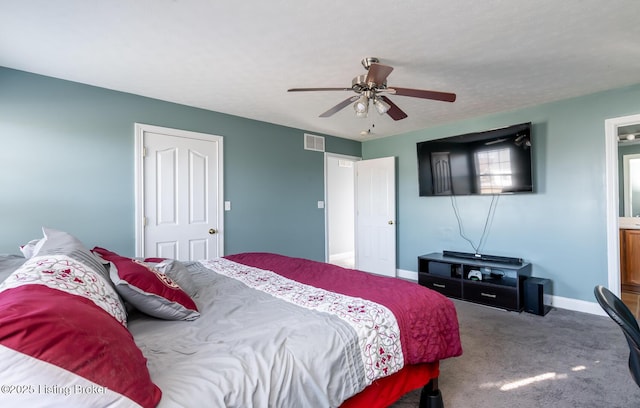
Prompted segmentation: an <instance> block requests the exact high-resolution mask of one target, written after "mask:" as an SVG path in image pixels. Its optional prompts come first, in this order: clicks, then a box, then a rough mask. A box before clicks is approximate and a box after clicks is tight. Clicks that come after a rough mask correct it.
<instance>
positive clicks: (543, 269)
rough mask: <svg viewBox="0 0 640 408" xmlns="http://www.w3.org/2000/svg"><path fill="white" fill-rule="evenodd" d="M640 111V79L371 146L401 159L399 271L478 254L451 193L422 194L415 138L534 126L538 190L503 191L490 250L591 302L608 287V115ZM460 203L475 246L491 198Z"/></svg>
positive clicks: (560, 291) (366, 153) (368, 147)
mask: <svg viewBox="0 0 640 408" xmlns="http://www.w3.org/2000/svg"><path fill="white" fill-rule="evenodd" d="M639 112H640V85H637V86H632V87H627V88H623V89H618V90H612V91H607V92H601V93H598V94H593V95H589V96H585V97H580V98H575V99H570V100H564V101H560V102H555V103H549V104H545V105H539V106H535V107H532V108H527V109H520V110H515V111H512V112H505V113H500V114H496V115H491V116H485V117H481V118H476V119H470V120H465V121H461V122H457V123H452V124H448V125H443V126H438V127H433V128H430V129H425V130H421V131H416V132H411V133H407V134H403V135H400V136H395V137H390V138H384V139H379V140H373V141H367V142H364V143H363V147H362V154H363V158H365V159H369V158H376V157H384V156H396V157H397V163H398V174H397V179H398V187H397V189H398V241H397V242H398V248H397V249H398V267H399V268H400V269H405V270H410V271H416V270H417V260H416V257H417V256H419V255H421V254H426V253H429V252H439V251H442V250H443V249H449V250H458V251H465V252H471V251H473V249H472V248H471V246H470V245H469V244H468V243H467V242H466V241H465V240H463V239H462V238H461V237H460V235H459V233H458V223H457V221H456V218H455V215H454V211H453V208H452V199H451V198H450V197H419V196H418V180H417V159H416V143H417V142H420V141H423V140H431V139H437V138H440V137H446V136H452V135H457V134H462V133H468V132H474V131H481V130H487V129H492V128H496V127H502V126H507V125H511V124H515V123H521V122H529V121H530V122H533V133H532V134H533V136H532V137H533V141H532V143H533V144H534V147H533V149H534V150H533V154H534V183H535V186H536V189H537V191H536V192H535V193H533V194H521V195H511V196H500V197H499V198H498V202H497V207H496V211H495V214H494V217H493V220H492V222H491V223H490V225H489V230H488V236H487V238H486V241H485V245H484V246H483V247H482V248H481V251H480V252H482V253H487V254H494V255H504V256H516V257H522V258H524V259H525V260H527V261H530V262H532V263H533V271H534V272H533V273H534V275H535V276H540V277H546V278H550V279H551V280H552V281H553V285H552V286H553V294H554V295H556V296H562V297H567V298H573V299H581V300H587V301H593V287H594V286H595V285H597V284H605V285H606V284H607V276H608V275H607V242H606V205H605V204H606V200H605V195H606V186H605V136H604V135H605V130H604V121H605V119H609V118H613V117H619V116H626V115H631V114H637V113H639ZM455 201H456V203H457V206H458V208H459V212H460V215H461V220H462V225H463V227H464V232H465V233H466V235H467V236H468V237H469V238H471V239H472V240H473V241H474V242H475V243H476V245H477V243H478V241H479V240H480V237H481V235H482V229H483V227H484V224H485V219H486V217H487V213H488V210H489V206H490V203H491V197H479V196H461V197H456V198H455Z"/></svg>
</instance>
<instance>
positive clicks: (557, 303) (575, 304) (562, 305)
mask: <svg viewBox="0 0 640 408" xmlns="http://www.w3.org/2000/svg"><path fill="white" fill-rule="evenodd" d="M550 298H551V299H550V301H551V302H550V303H549V304H550V305H551V306H553V307H557V308H559V309H567V310H573V311H575V312H583V313H589V314H594V315H599V316H606V314H605V312H604V310H602V308H601V307H600V305H599V304H598V303H596V302H587V301H586V300H579V299H571V298H565V297H562V296H550ZM545 302H546V300H545Z"/></svg>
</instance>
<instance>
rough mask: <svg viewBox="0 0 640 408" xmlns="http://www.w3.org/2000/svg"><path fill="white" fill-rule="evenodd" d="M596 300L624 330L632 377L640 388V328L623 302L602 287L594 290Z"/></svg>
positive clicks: (599, 286)
mask: <svg viewBox="0 0 640 408" xmlns="http://www.w3.org/2000/svg"><path fill="white" fill-rule="evenodd" d="M593 292H594V294H595V295H596V299H597V300H598V303H600V306H602V308H603V309H604V311H605V312H607V314H608V315H609V317H611V318H612V319H613V321H614V322H616V323H618V325H619V326H620V327H621V328H622V332H623V333H624V336H625V337H626V338H627V343H629V371H630V372H631V377H632V378H633V380H634V381H635V382H636V384H638V386H639V387H640V327H638V321H637V320H636V318H635V317H634V316H633V313H631V311H630V310H629V308H628V307H627V306H626V305H625V304H624V303H622V300H620V298H618V297H617V296H616V295H614V294H613V293H611V291H610V290H609V289H607V288H605V287H604V286H602V285H598V286H596V287H595V289H594V290H593Z"/></svg>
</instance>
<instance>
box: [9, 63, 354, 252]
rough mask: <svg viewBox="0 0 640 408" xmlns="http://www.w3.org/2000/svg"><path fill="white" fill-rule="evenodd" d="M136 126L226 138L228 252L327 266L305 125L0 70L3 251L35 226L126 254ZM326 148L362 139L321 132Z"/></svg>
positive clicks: (320, 173) (319, 193) (319, 169)
mask: <svg viewBox="0 0 640 408" xmlns="http://www.w3.org/2000/svg"><path fill="white" fill-rule="evenodd" d="M136 122H137V123H144V124H150V125H157V126H164V127H170V128H177V129H183V130H190V131H195V132H202V133H209V134H214V135H219V136H223V137H224V190H225V191H224V198H225V200H229V201H231V202H232V210H231V211H228V212H225V220H224V222H225V230H226V234H225V253H227V254H229V253H236V252H242V251H271V252H279V253H283V254H286V255H291V256H301V257H306V258H311V259H316V260H324V254H325V251H324V246H325V243H324V212H323V210H320V209H318V208H317V201H318V200H323V198H324V161H323V154H322V153H319V152H313V151H307V150H304V149H303V134H304V131H303V130H300V129H293V128H288V127H283V126H277V125H273V124H269V123H265V122H259V121H254V120H249V119H245V118H240V117H235V116H230V115H225V114H221V113H216V112H211V111H207V110H202V109H196V108H192V107H188V106H183V105H178V104H173V103H168V102H163V101H159V100H154V99H150V98H145V97H141V96H136V95H131V94H126V93H122V92H115V91H109V90H106V89H102V88H97V87H92V86H87V85H82V84H78V83H73V82H68V81H63V80H58V79H53V78H49V77H44V76H39V75H33V74H29V73H25V72H21V71H15V70H10V69H6V68H2V67H0V142H1V143H0V170H1V171H0V230H1V235H0V253H19V251H18V245H19V244H21V243H25V242H27V241H28V240H30V239H33V238H37V237H40V236H41V235H42V233H41V229H40V227H41V226H43V225H44V226H49V227H52V228H57V229H62V230H66V231H69V232H71V233H72V234H74V235H76V236H77V237H78V238H79V239H81V240H82V241H83V242H85V244H86V245H88V246H93V245H100V246H104V247H106V248H110V249H112V250H114V251H117V252H121V253H123V254H125V255H134V251H135V249H134V243H135V236H134V234H135V231H134V124H135V123H136ZM325 136H326V135H325ZM326 150H327V151H328V152H332V153H340V154H347V155H353V156H360V154H361V144H360V143H359V142H355V141H350V140H346V139H342V138H336V137H331V136H326Z"/></svg>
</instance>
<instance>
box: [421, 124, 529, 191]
mask: <svg viewBox="0 0 640 408" xmlns="http://www.w3.org/2000/svg"><path fill="white" fill-rule="evenodd" d="M531 147H532V146H531V123H530V122H529V123H521V124H518V125H512V126H508V127H505V128H500V129H493V130H488V131H484V132H476V133H469V134H465V135H459V136H451V137H447V138H443V139H437V140H429V141H425V142H419V143H418V144H417V151H418V183H419V192H420V196H441V195H472V194H513V193H523V192H532V191H533V182H532V166H531V163H532V155H531Z"/></svg>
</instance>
